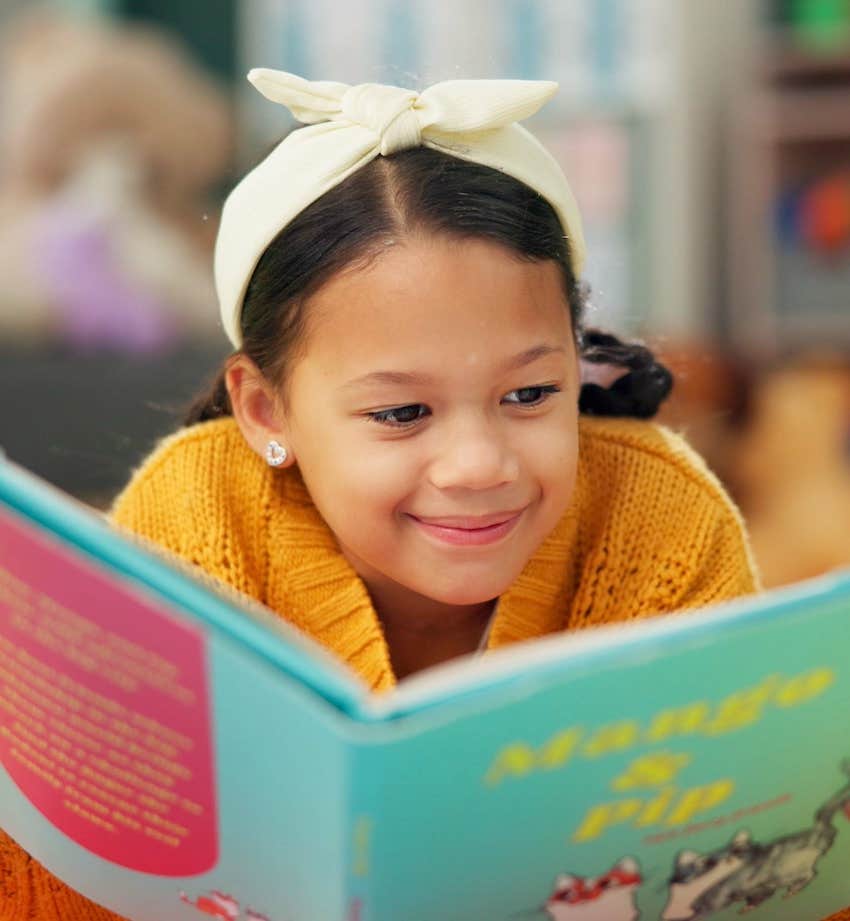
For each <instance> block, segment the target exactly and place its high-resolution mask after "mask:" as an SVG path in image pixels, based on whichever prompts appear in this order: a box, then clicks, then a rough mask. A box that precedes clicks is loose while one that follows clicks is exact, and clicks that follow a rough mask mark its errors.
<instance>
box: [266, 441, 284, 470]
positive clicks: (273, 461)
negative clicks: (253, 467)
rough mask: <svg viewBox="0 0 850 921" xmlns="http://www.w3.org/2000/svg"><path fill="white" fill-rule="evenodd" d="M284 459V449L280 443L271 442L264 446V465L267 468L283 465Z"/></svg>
mask: <svg viewBox="0 0 850 921" xmlns="http://www.w3.org/2000/svg"><path fill="white" fill-rule="evenodd" d="M286 457H287V452H286V448H284V446H283V445H282V444H280V442H277V441H274V440H272V441H270V442H269V443H268V445H266V463H267V464H268V465H269V467H280V465H281V464H283V463H285V461H286Z"/></svg>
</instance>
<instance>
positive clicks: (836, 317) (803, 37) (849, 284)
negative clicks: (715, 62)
mask: <svg viewBox="0 0 850 921" xmlns="http://www.w3.org/2000/svg"><path fill="white" fill-rule="evenodd" d="M767 12H768V13H769V15H766V16H765V19H764V21H763V22H762V29H761V33H760V35H759V40H758V41H757V42H756V43H755V44H754V47H753V52H752V60H751V66H750V75H749V79H748V82H747V85H746V86H745V87H744V88H743V91H742V93H741V95H740V99H739V102H738V104H737V105H736V107H735V111H734V117H733V121H732V125H731V129H730V143H729V148H728V149H729V177H730V181H729V193H730V195H729V208H728V215H729V224H728V231H729V232H728V235H727V240H728V242H729V269H730V272H729V279H728V287H729V292H728V305H729V315H728V328H729V334H730V339H731V340H732V342H733V343H734V344H735V346H736V347H738V348H739V349H741V350H743V351H745V352H747V353H748V354H751V355H754V356H756V357H760V358H763V359H766V360H771V359H773V358H775V357H777V356H781V355H784V354H789V353H795V352H800V351H804V350H806V349H809V348H815V347H817V348H832V349H834V350H835V351H837V352H840V351H843V352H844V353H845V354H847V352H848V350H850V4H848V3H846V2H842V3H835V2H827V3H824V2H808V3H805V2H797V3H783V4H773V5H772V6H771V7H770V8H769V9H768V11H767Z"/></svg>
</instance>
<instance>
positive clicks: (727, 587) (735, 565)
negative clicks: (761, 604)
mask: <svg viewBox="0 0 850 921" xmlns="http://www.w3.org/2000/svg"><path fill="white" fill-rule="evenodd" d="M712 512H713V514H712V521H711V523H710V525H709V526H708V527H706V528H705V531H704V536H703V540H702V546H701V548H700V552H699V553H698V554H697V555H696V556H695V557H694V558H693V559H694V565H693V568H692V569H691V571H690V572H689V573H688V575H687V579H686V580H685V581H683V582H682V584H681V586H680V593H679V595H678V597H677V598H676V602H675V608H676V609H681V610H684V609H687V608H698V607H704V606H706V605H710V604H717V603H718V602H722V601H729V600H731V599H733V598H738V597H740V596H741V595H751V594H753V593H754V592H756V591H758V590H759V588H760V583H759V577H758V573H757V571H756V566H755V562H754V560H753V556H752V553H751V551H750V546H749V541H748V540H747V536H746V532H745V530H744V524H743V522H742V520H741V517H740V515H739V513H738V511H737V510H736V509H735V508H734V506H733V505H732V503H731V501H729V500H728V499H727V498H726V496H725V495H724V496H722V497H721V498H718V499H716V500H715V502H714V508H713V509H712Z"/></svg>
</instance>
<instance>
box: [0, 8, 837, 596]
mask: <svg viewBox="0 0 850 921" xmlns="http://www.w3.org/2000/svg"><path fill="white" fill-rule="evenodd" d="M252 66H265V67H279V68H282V69H285V70H289V71H293V72H295V73H298V74H301V75H303V76H306V77H308V78H312V79H325V80H339V81H344V82H349V83H360V82H385V83H395V84H401V85H405V86H410V87H412V88H423V87H425V86H427V85H429V84H430V83H432V82H436V81H438V80H444V79H451V78H475V77H513V78H527V79H536V78H540V79H553V80H557V81H559V83H560V85H561V90H560V92H559V94H558V96H557V97H556V98H555V100H554V101H553V102H551V103H550V104H549V105H547V106H546V108H545V110H544V111H543V112H541V113H540V114H539V115H538V116H536V117H535V118H534V119H533V120H531V123H530V127H531V128H532V130H534V131H535V132H536V133H537V134H538V135H539V136H540V137H541V139H542V140H543V141H544V143H545V144H547V146H548V147H549V148H550V149H551V150H552V152H553V153H554V154H555V156H556V157H557V158H558V159H559V160H560V162H561V163H562V165H563V167H564V169H565V171H566V173H567V175H568V177H569V179H570V181H571V183H572V186H573V189H574V191H575V193H576V195H577V198H578V199H579V203H580V205H581V207H582V211H583V214H584V219H585V222H586V229H587V237H588V247H589V262H588V268H587V280H588V281H589V283H590V284H591V286H592V289H593V302H594V312H593V314H592V316H591V318H590V319H591V322H592V324H593V325H597V326H601V327H608V328H611V329H613V330H616V331H620V332H624V333H627V334H631V335H635V336H640V337H642V338H644V339H646V340H647V341H648V342H649V343H651V344H652V345H653V346H654V347H655V348H656V349H657V350H659V351H660V353H661V354H662V356H663V357H664V358H665V359H666V360H667V362H668V363H669V364H670V365H671V367H672V368H673V369H674V371H675V372H676V374H677V383H676V389H675V392H674V396H673V398H672V399H671V400H670V402H669V405H668V406H667V407H666V408H665V410H664V412H663V415H662V421H665V422H668V423H669V424H672V425H674V426H676V427H677V428H679V429H680V430H683V431H684V432H685V433H686V435H687V436H688V437H689V438H690V440H691V442H692V443H693V444H694V445H695V446H696V447H697V448H698V449H699V450H700V451H701V452H702V453H703V454H704V455H705V457H706V458H707V459H708V461H709V463H710V465H711V466H712V468H713V469H714V470H715V471H716V473H717V474H718V475H719V476H720V477H721V479H722V480H723V481H724V482H725V483H726V485H727V487H728V488H729V489H730V490H731V492H732V494H733V495H734V496H735V498H736V499H737V501H738V502H739V503H740V504H741V507H742V509H743V511H744V514H745V517H746V518H747V521H748V524H749V526H750V529H751V533H752V537H753V544H754V549H755V552H756V555H757V557H758V560H759V563H760V565H761V568H762V571H763V574H764V578H765V582H766V583H767V584H768V585H778V584H781V583H785V582H791V581H795V580H797V579H800V578H804V577H807V576H811V575H814V574H817V573H820V572H824V571H827V570H829V569H831V568H834V567H837V566H839V565H846V564H850V0H781V2H780V0H773V2H769V0H697V2H687V3H683V2H682V0H345V2H338V0H241V2H239V0H62V2H60V0H55V2H52V3H34V2H32V0H19V2H15V0H0V446H2V448H3V450H4V451H5V452H6V453H7V454H8V456H9V457H10V458H11V459H13V460H15V461H17V462H19V463H21V464H24V465H25V466H27V467H29V468H30V469H32V470H33V471H35V472H36V473H38V474H39V475H41V476H43V477H45V478H47V479H48V480H50V481H51V482H53V483H55V484H57V485H58V486H60V487H61V488H62V489H64V490H66V491H67V492H69V493H71V494H73V495H75V496H77V497H79V498H80V499H82V500H83V501H85V502H88V503H91V504H92V505H95V506H97V507H101V508H104V507H107V506H108V504H109V502H110V500H111V499H112V497H113V496H114V495H115V493H116V492H117V491H118V489H119V488H120V487H121V485H122V484H123V483H124V482H125V481H126V478H127V476H128V475H129V472H130V470H131V469H132V467H133V466H134V465H135V464H137V463H138V462H139V461H140V460H141V459H142V458H143V457H144V455H145V454H146V453H147V452H148V451H149V450H150V448H151V447H152V446H153V444H154V442H155V441H156V439H157V438H158V437H160V436H161V435H162V434H164V433H167V432H169V431H171V430H173V429H174V428H175V427H176V426H177V425H178V424H179V421H180V418H181V414H182V412H183V410H184V408H185V406H186V405H187V403H188V402H189V401H190V400H191V398H192V396H193V395H194V394H195V393H196V392H197V391H198V390H199V389H200V388H201V387H202V385H203V384H204V383H205V382H206V380H208V379H209V377H210V376H211V375H212V374H213V372H214V370H215V369H216V368H217V366H218V364H219V363H220V361H221V359H222V358H223V357H224V356H225V355H226V354H228V351H229V350H228V348H227V343H226V340H225V338H224V335H223V334H222V332H221V330H220V327H219V325H218V311H217V309H216V306H215V298H214V292H213V288H212V273H211V262H212V242H213V240H214V236H215V230H216V225H217V220H218V214H219V210H220V207H221V202H222V200H223V197H224V196H225V195H226V193H227V191H228V190H229V188H230V187H231V186H232V185H233V183H234V182H235V181H236V179H237V178H238V177H239V176H240V175H241V173H242V172H243V171H244V170H245V169H246V168H247V167H248V166H249V165H251V164H252V163H253V162H255V161H256V160H257V159H259V157H260V156H262V155H263V154H264V153H265V152H266V151H267V150H268V149H269V147H270V145H271V144H272V143H273V142H274V141H275V140H276V139H277V138H279V137H280V136H281V135H282V134H283V133H284V132H285V131H286V130H287V129H288V128H289V127H290V124H289V123H288V122H287V116H286V113H285V111H284V110H283V109H282V108H281V107H279V106H276V105H273V104H272V103H269V102H267V101H265V100H264V99H263V98H262V97H261V96H260V95H259V94H258V93H256V92H255V91H254V90H252V89H251V87H250V86H249V84H248V83H247V82H246V81H245V79H244V74H245V73H246V72H247V70H248V69H249V68H250V67H252Z"/></svg>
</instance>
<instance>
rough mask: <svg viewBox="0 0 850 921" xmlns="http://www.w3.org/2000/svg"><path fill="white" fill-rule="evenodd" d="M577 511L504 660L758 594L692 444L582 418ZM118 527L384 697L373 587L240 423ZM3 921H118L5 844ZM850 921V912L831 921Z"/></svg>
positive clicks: (154, 469)
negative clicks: (585, 634)
mask: <svg viewBox="0 0 850 921" xmlns="http://www.w3.org/2000/svg"><path fill="white" fill-rule="evenodd" d="M580 426H581V429H580V451H579V458H580V460H579V468H578V476H577V481H576V490H575V495H574V498H573V501H572V503H571V505H570V508H569V509H568V510H567V512H566V513H565V514H564V516H563V517H562V519H561V521H560V522H559V523H558V525H557V526H556V527H555V529H554V531H553V532H552V533H551V534H550V535H549V536H548V537H547V538H546V539H545V540H544V541H543V543H542V544H541V546H540V547H539V548H538V550H537V551H536V553H535V554H534V556H533V557H532V558H531V559H530V560H529V561H528V563H527V564H526V566H525V568H524V569H523V571H522V572H521V574H520V575H519V576H518V578H517V579H516V581H515V582H514V584H513V585H512V586H511V587H510V588H509V589H508V590H507V591H506V592H505V594H504V595H503V596H502V597H501V598H500V600H499V604H498V606H497V609H496V616H495V620H494V622H493V625H492V629H491V631H490V636H489V639H488V644H487V646H488V648H490V649H492V648H496V647H500V646H505V645H508V644H510V643H515V642H518V641H521V640H527V639H530V638H533V637H538V636H542V635H544V634H547V633H553V632H557V631H561V630H575V629H581V628H583V627H587V626H591V625H594V624H605V623H611V622H613V621H622V620H627V619H635V618H641V617H646V616H650V615H652V614H657V613H662V612H669V611H673V610H678V609H684V608H693V607H698V606H702V605H706V604H711V603H712V602H717V601H722V600H724V599H729V598H733V597H736V596H739V595H742V594H746V593H749V592H752V591H754V590H755V588H756V577H755V573H754V567H753V562H752V558H751V555H750V551H749V548H748V545H747V542H746V538H745V536H744V530H743V527H742V523H741V519H740V516H739V514H738V512H737V510H736V509H735V507H734V506H733V505H732V503H731V501H730V500H729V499H728V497H727V496H726V494H725V493H724V491H723V489H722V487H721V486H720V484H719V483H718V482H717V480H716V479H715V477H714V476H713V475H712V474H711V473H710V472H709V471H708V470H707V468H706V467H705V465H704V463H703V462H702V460H701V459H700V458H699V457H698V456H697V455H695V454H694V452H693V451H692V450H691V449H690V448H689V447H688V446H687V444H686V443H685V442H684V441H683V440H682V439H681V438H679V437H678V436H677V435H675V434H673V433H672V432H670V431H668V430H666V429H664V428H662V427H659V426H657V425H653V424H651V423H647V422H640V421H636V420H620V419H618V420H613V419H592V418H583V419H582V420H581V423H580ZM112 517H113V520H114V522H115V523H116V524H117V525H118V526H120V527H121V528H123V529H126V530H128V531H130V532H132V533H133V534H135V535H141V536H142V537H145V538H147V539H149V540H151V541H153V542H154V543H155V544H157V545H159V546H161V547H163V548H165V549H166V550H168V551H170V552H171V553H173V554H176V555H177V556H178V557H180V558H182V559H183V560H185V561H188V562H189V563H192V564H195V565H197V566H199V567H201V569H203V570H204V571H205V572H206V573H209V574H211V575H213V576H215V577H217V578H218V579H221V580H223V582H225V583H226V584H227V585H229V586H231V587H233V588H235V589H237V590H238V591H240V592H243V593H244V594H246V595H248V596H250V597H252V598H254V599H257V600H258V601H260V602H262V603H264V604H266V605H268V606H269V607H270V608H271V609H272V610H274V611H276V612H278V613H279V614H280V616H281V617H284V618H286V620H288V621H290V622H291V623H293V624H294V625H295V626H297V627H298V628H299V629H301V630H302V631H304V632H305V633H306V634H308V635H309V636H311V637H313V638H314V639H315V640H317V641H318V642H319V643H321V644H322V645H323V646H325V647H326V648H328V649H329V650H331V651H332V652H333V653H335V654H336V655H337V656H338V657H339V658H340V659H341V660H342V661H343V662H345V663H347V664H348V666H349V667H350V668H352V669H353V670H354V671H355V672H356V673H357V674H359V675H360V676H361V678H362V679H363V680H364V681H366V682H367V684H368V685H369V686H370V687H371V688H373V689H374V690H375V691H386V690H387V689H388V688H391V687H392V686H393V685H394V684H395V676H394V674H393V670H392V664H391V662H390V656H389V650H388V648H387V644H386V642H385V640H384V635H383V632H382V630H381V625H380V621H379V619H378V617H377V614H376V612H375V610H374V608H373V606H372V602H371V600H370V597H369V593H368V591H367V590H366V587H365V585H364V584H363V583H362V581H361V580H360V579H359V577H358V576H357V575H356V573H355V572H354V571H353V569H352V568H351V566H350V564H349V563H348V561H347V560H346V559H345V557H344V556H343V555H342V553H341V552H340V550H339V548H338V546H337V544H336V541H335V539H334V536H333V534H332V533H331V532H330V530H329V529H328V527H327V525H326V524H325V523H324V521H323V519H322V518H321V517H320V516H319V514H318V512H317V510H316V508H315V506H314V505H313V503H312V501H311V499H310V496H309V493H308V492H307V489H306V487H305V486H304V483H303V481H302V479H301V477H300V475H299V473H298V471H297V468H294V467H293V468H288V469H285V470H274V469H272V468H270V467H268V466H267V465H266V464H265V463H264V461H263V460H262V459H261V458H259V457H257V456H256V455H255V454H254V453H253V452H252V451H251V450H250V448H248V446H247V445H246V443H245V441H244V439H243V438H242V436H241V433H240V432H239V429H238V427H237V426H236V423H235V422H234V421H233V420H232V419H229V418H228V419H220V420H214V421H211V422H204V423H201V424H200V425H196V426H193V427H191V428H188V429H184V430H182V431H180V432H177V433H176V434H175V435H172V436H171V437H169V438H167V439H165V440H164V441H163V442H162V443H161V444H160V446H159V447H158V448H157V450H156V451H154V453H153V454H152V455H151V457H150V458H149V459H148V460H147V461H146V462H145V463H144V465H143V466H142V467H141V468H140V469H139V470H138V471H137V472H136V473H135V475H134V476H133V478H132V480H131V481H130V483H129V485H128V487H127V488H126V489H125V491H124V492H123V494H122V495H121V496H120V497H119V498H118V500H117V501H116V503H115V506H114V508H113V511H112ZM0 906H2V907H1V908H0V912H2V913H1V914H0V921H30V919H38V921H77V919H80V921H81V919H87V921H107V919H110V921H115V919H116V918H117V916H116V915H113V914H111V913H109V912H107V911H105V910H104V909H101V908H98V907H96V906H95V905H94V904H93V903H91V902H89V901H87V900H86V899H84V898H83V897H82V896H79V895H78V894H77V893H76V892H74V891H73V890H71V889H70V888H68V887H65V886H63V885H62V884H61V883H59V882H58V881H57V880H55V878H54V877H52V876H51V875H50V874H49V873H48V872H47V871H46V870H44V869H43V868H41V867H40V866H39V865H38V864H37V863H36V862H35V861H32V860H31V859H30V858H29V857H28V856H27V855H26V854H25V853H24V852H23V851H22V850H20V849H19V848H17V846H16V845H15V844H14V843H13V842H11V841H10V840H9V839H8V838H6V837H4V836H2V835H0ZM839 918H840V919H842V921H850V912H848V913H846V914H842V915H836V916H835V917H834V919H830V921H838V919H839Z"/></svg>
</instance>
